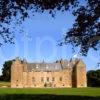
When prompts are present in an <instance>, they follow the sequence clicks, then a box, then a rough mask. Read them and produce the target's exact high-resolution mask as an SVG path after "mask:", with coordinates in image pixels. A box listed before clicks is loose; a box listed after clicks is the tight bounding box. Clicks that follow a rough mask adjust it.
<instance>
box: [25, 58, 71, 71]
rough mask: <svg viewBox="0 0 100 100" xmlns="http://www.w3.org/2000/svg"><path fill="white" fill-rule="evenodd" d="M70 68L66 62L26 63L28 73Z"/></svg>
mask: <svg viewBox="0 0 100 100" xmlns="http://www.w3.org/2000/svg"><path fill="white" fill-rule="evenodd" d="M69 67H71V63H70V62H68V61H64V60H63V62H62V63H60V62H54V63H45V62H43V63H27V68H28V71H32V70H33V71H57V70H62V69H66V68H69Z"/></svg>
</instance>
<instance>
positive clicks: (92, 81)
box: [87, 70, 100, 87]
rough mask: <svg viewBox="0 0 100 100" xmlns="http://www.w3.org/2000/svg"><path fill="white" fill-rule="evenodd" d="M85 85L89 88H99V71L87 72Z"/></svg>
mask: <svg viewBox="0 0 100 100" xmlns="http://www.w3.org/2000/svg"><path fill="white" fill-rule="evenodd" d="M87 81H88V82H87V83H88V86H90V87H100V70H96V71H95V70H90V71H88V72H87Z"/></svg>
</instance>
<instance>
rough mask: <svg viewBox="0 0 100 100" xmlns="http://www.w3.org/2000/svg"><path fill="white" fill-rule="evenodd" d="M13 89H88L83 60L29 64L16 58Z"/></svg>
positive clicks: (12, 74) (12, 69)
mask: <svg viewBox="0 0 100 100" xmlns="http://www.w3.org/2000/svg"><path fill="white" fill-rule="evenodd" d="M11 87H12V88H45V87H52V88H62V87H87V79H86V65H85V64H84V62H83V61H82V59H74V60H70V61H67V60H59V61H56V62H54V63H45V62H42V63H28V62H27V61H24V60H23V61H22V60H20V59H19V58H16V59H15V61H13V64H12V66H11Z"/></svg>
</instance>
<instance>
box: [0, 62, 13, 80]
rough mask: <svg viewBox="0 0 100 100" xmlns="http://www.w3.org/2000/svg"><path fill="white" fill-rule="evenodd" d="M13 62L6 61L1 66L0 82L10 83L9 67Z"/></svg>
mask: <svg viewBox="0 0 100 100" xmlns="http://www.w3.org/2000/svg"><path fill="white" fill-rule="evenodd" d="M12 61H13V60H9V61H6V62H5V63H4V64H3V68H2V75H1V76H0V79H1V80H0V81H10V80H11V65H12Z"/></svg>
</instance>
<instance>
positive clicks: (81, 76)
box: [74, 59, 87, 87]
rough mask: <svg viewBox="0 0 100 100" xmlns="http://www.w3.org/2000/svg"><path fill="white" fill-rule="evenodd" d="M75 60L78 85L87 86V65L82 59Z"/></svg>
mask: <svg viewBox="0 0 100 100" xmlns="http://www.w3.org/2000/svg"><path fill="white" fill-rule="evenodd" d="M75 62H76V63H75V68H74V69H75V70H74V71H75V72H74V75H75V78H76V79H75V80H76V87H87V78H86V65H85V64H84V62H83V61H82V60H81V59H77V60H76V61H75Z"/></svg>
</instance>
